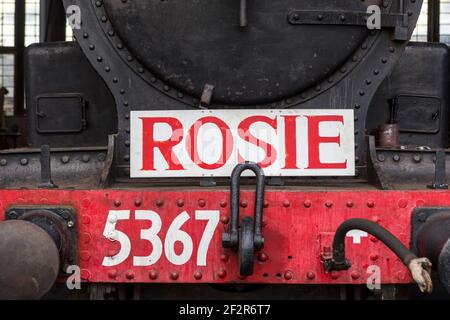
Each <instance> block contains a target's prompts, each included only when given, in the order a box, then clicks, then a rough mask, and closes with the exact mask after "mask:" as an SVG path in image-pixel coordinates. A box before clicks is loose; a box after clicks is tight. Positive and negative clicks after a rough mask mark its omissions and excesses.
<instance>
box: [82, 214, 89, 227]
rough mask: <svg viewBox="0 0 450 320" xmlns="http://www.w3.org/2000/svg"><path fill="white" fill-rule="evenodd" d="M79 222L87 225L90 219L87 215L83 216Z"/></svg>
mask: <svg viewBox="0 0 450 320" xmlns="http://www.w3.org/2000/svg"><path fill="white" fill-rule="evenodd" d="M81 221H82V222H83V224H85V225H88V224H90V223H91V217H89V216H87V215H83V216H82V217H81Z"/></svg>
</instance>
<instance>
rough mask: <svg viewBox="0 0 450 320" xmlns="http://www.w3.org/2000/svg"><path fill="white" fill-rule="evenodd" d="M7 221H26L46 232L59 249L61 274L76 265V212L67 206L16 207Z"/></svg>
mask: <svg viewBox="0 0 450 320" xmlns="http://www.w3.org/2000/svg"><path fill="white" fill-rule="evenodd" d="M6 220H25V221H28V222H31V223H33V224H35V225H37V226H39V227H40V228H42V229H43V230H45V231H46V232H47V233H48V234H49V235H50V237H51V238H52V239H53V241H54V242H55V244H56V247H57V248H58V251H59V255H60V261H61V273H62V274H65V273H66V270H67V267H68V266H69V265H73V264H76V260H77V259H76V257H77V251H76V237H77V233H76V212H75V209H73V208H72V207H65V206H16V207H11V208H9V209H8V210H7V211H6Z"/></svg>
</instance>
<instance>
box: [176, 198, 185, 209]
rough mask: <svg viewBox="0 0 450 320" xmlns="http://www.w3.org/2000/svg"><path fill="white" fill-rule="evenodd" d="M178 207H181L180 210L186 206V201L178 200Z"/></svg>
mask: <svg viewBox="0 0 450 320" xmlns="http://www.w3.org/2000/svg"><path fill="white" fill-rule="evenodd" d="M177 206H179V207H180V208H181V207H183V206H184V200H183V199H178V200H177Z"/></svg>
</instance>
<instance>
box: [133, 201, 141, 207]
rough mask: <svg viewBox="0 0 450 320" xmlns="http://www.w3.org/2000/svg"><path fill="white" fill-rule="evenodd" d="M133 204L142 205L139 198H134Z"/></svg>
mask: <svg viewBox="0 0 450 320" xmlns="http://www.w3.org/2000/svg"><path fill="white" fill-rule="evenodd" d="M134 205H135V206H136V207H140V206H141V205H142V200H141V199H136V200H134Z"/></svg>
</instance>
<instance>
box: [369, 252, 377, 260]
mask: <svg viewBox="0 0 450 320" xmlns="http://www.w3.org/2000/svg"><path fill="white" fill-rule="evenodd" d="M370 260H372V261H377V260H378V255H377V254H371V255H370Z"/></svg>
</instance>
